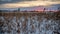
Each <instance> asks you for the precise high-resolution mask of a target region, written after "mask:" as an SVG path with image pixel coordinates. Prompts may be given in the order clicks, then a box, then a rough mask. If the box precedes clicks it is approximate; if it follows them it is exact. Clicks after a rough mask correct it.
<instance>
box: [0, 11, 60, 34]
mask: <svg viewBox="0 0 60 34" xmlns="http://www.w3.org/2000/svg"><path fill="white" fill-rule="evenodd" d="M0 33H1V34H60V12H42V13H41V12H0Z"/></svg>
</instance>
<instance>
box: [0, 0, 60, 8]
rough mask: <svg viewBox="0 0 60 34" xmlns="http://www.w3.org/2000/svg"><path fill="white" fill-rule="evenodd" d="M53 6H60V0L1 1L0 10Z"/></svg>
mask: <svg viewBox="0 0 60 34" xmlns="http://www.w3.org/2000/svg"><path fill="white" fill-rule="evenodd" d="M52 4H60V0H0V8H17V7H32V6H40V5H43V6H49V5H52Z"/></svg>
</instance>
